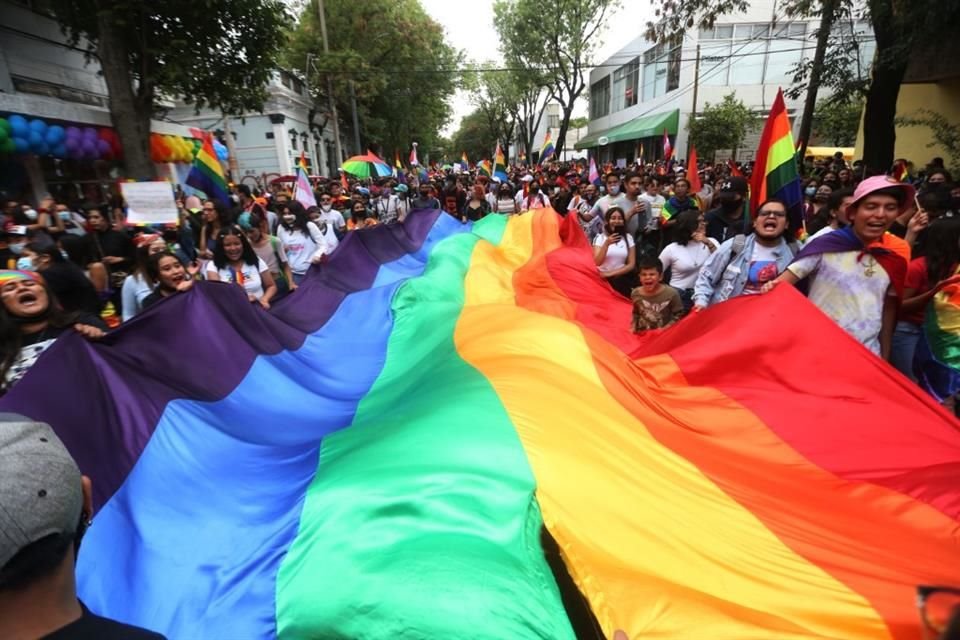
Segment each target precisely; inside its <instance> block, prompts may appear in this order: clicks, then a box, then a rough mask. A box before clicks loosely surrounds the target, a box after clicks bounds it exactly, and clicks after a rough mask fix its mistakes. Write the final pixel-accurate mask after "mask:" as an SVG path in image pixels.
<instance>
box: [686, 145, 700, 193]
mask: <svg viewBox="0 0 960 640" xmlns="http://www.w3.org/2000/svg"><path fill="white" fill-rule="evenodd" d="M687 182H689V183H690V193H700V189H702V188H703V184H701V182H700V171H699V170H698V169H697V148H696V147H695V146H693V145H690V157H689V158H688V159H687Z"/></svg>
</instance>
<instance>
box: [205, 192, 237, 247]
mask: <svg viewBox="0 0 960 640" xmlns="http://www.w3.org/2000/svg"><path fill="white" fill-rule="evenodd" d="M207 202H209V203H211V204H212V205H213V208H214V209H215V210H216V212H217V221H216V222H215V223H214V222H207V223H204V226H205V227H206V229H207V237H208V238H209V237H210V234H212V233H213V225H214V224H218V225H220V228H221V229H222V228H224V227H228V226H230V225H231V224H233V213H232V212H231V211H230V209H228V208H227V205H225V204H223V202H222V201H221V200H216V199H211V200H207Z"/></svg>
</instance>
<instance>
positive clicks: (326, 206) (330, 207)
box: [320, 204, 333, 211]
mask: <svg viewBox="0 0 960 640" xmlns="http://www.w3.org/2000/svg"><path fill="white" fill-rule="evenodd" d="M320 208H321V209H323V210H324V211H330V209H333V205H332V204H322V205H320Z"/></svg>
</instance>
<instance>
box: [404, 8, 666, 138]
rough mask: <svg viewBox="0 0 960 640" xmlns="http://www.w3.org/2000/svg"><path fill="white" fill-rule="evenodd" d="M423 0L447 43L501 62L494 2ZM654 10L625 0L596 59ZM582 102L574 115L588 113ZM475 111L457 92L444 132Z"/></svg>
mask: <svg viewBox="0 0 960 640" xmlns="http://www.w3.org/2000/svg"><path fill="white" fill-rule="evenodd" d="M420 2H421V3H422V4H423V6H424V8H425V9H426V11H427V13H428V14H430V15H431V16H432V17H433V19H434V20H436V21H437V22H439V23H440V24H441V25H443V28H444V29H446V32H447V42H449V43H450V44H451V45H452V46H454V47H456V48H457V49H462V50H464V51H466V54H467V58H468V59H471V60H474V61H477V62H483V61H485V60H492V61H496V62H502V59H501V57H500V52H499V51H498V46H499V41H498V39H497V32H496V30H495V29H494V28H493V2H490V1H489V0H487V1H484V0H480V1H479V2H451V1H450V0H420ZM652 13H653V12H652V8H651V6H650V4H649V3H648V2H643V1H641V2H637V1H636V0H626V2H624V3H623V6H622V7H621V8H620V10H619V11H617V12H616V13H615V14H613V16H611V17H608V18H607V20H606V23H607V28H606V30H605V32H604V33H603V34H602V36H601V39H602V43H601V45H600V47H599V49H598V53H597V58H596V62H602V61H603V60H604V59H606V58H608V57H609V56H610V55H612V54H613V53H616V51H617V50H618V49H620V48H621V47H623V46H624V45H625V44H627V43H628V42H630V41H631V40H633V39H634V38H636V37H637V36H638V35H640V33H642V32H643V29H644V25H646V22H647V20H648V19H650V17H651V16H652ZM544 19H545V20H549V19H556V17H550V16H546V15H545V16H544ZM560 19H562V16H561V17H560ZM584 94H586V92H584ZM582 102H583V106H582V107H581V111H582V113H574V115H575V116H576V115H586V102H585V101H582ZM472 110H473V107H472V106H471V105H470V102H469V100H468V99H467V96H465V95H463V94H461V93H457V95H455V96H454V98H453V117H452V118H451V119H450V122H449V124H448V125H447V128H446V129H445V130H444V132H443V133H444V134H445V135H450V134H451V133H453V132H454V131H456V129H457V127H459V126H460V119H461V118H463V116H465V115H467V114H468V113H470V112H471V111H472Z"/></svg>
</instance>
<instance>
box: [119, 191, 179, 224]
mask: <svg viewBox="0 0 960 640" xmlns="http://www.w3.org/2000/svg"><path fill="white" fill-rule="evenodd" d="M120 190H121V191H122V192H123V199H124V200H126V201H127V224H176V222H177V203H176V202H174V200H173V186H172V185H171V184H170V183H169V182H121V183H120Z"/></svg>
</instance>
